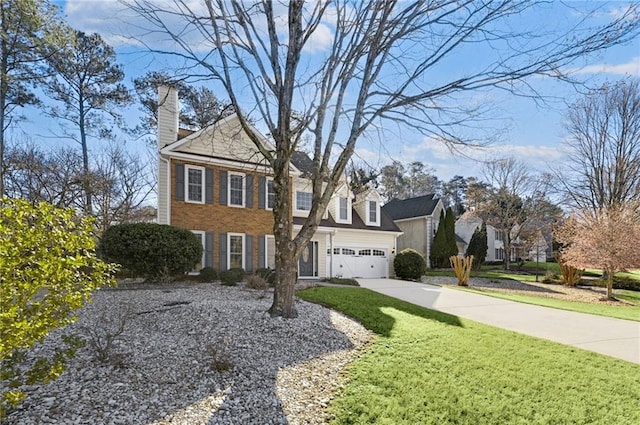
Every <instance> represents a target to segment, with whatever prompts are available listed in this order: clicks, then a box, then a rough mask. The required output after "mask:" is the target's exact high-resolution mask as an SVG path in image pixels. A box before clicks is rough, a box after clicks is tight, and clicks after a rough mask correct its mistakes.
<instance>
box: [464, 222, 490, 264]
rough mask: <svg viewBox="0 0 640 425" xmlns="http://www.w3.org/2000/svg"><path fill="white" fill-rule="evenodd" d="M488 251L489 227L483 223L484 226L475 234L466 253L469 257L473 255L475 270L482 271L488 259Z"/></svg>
mask: <svg viewBox="0 0 640 425" xmlns="http://www.w3.org/2000/svg"><path fill="white" fill-rule="evenodd" d="M487 249H488V248H487V225H486V224H484V223H482V226H481V227H479V228H477V229H476V230H475V232H473V236H471V240H470V241H469V246H468V247H467V252H466V253H465V256H467V257H469V256H471V255H473V269H474V270H480V267H482V263H484V260H485V259H486V258H487Z"/></svg>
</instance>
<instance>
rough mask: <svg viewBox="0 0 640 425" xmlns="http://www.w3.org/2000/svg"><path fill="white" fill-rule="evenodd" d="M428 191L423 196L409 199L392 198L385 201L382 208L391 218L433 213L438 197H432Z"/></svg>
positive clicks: (397, 218)
mask: <svg viewBox="0 0 640 425" xmlns="http://www.w3.org/2000/svg"><path fill="white" fill-rule="evenodd" d="M434 196H435V194H433V193H430V194H428V195H424V196H418V197H416V198H409V199H392V200H391V201H389V202H387V203H386V204H385V205H384V206H383V207H382V210H383V211H384V212H385V213H386V214H387V215H388V216H389V217H391V219H393V220H400V219H403V218H413V217H424V216H426V215H431V214H433V210H435V208H436V205H438V201H439V200H440V198H434Z"/></svg>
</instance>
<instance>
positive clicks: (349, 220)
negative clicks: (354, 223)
mask: <svg viewBox="0 0 640 425" xmlns="http://www.w3.org/2000/svg"><path fill="white" fill-rule="evenodd" d="M340 199H346V200H347V218H346V219H341V218H340ZM336 204H337V208H336V209H337V214H336V223H343V224H351V220H352V219H353V217H352V216H351V210H352V206H351V199H349V197H348V196H338V200H337V202H336Z"/></svg>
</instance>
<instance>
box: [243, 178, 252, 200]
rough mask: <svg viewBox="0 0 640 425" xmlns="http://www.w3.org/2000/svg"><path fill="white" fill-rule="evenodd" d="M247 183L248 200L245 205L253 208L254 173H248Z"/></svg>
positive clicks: (246, 193)
mask: <svg viewBox="0 0 640 425" xmlns="http://www.w3.org/2000/svg"><path fill="white" fill-rule="evenodd" d="M245 185H246V190H245V195H246V200H245V202H244V205H245V207H247V208H253V175H252V174H247V175H246V176H245Z"/></svg>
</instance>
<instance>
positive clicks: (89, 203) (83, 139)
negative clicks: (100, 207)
mask: <svg viewBox="0 0 640 425" xmlns="http://www.w3.org/2000/svg"><path fill="white" fill-rule="evenodd" d="M83 102H84V100H83V98H82V95H81V96H80V102H79V103H80V105H79V108H80V113H79V120H78V124H79V126H80V145H81V146H82V167H83V171H84V179H83V189H84V194H85V204H84V212H85V214H86V215H93V195H92V192H91V186H92V185H93V182H92V181H91V180H92V178H91V175H90V173H89V149H88V147H87V134H86V131H85V113H84V103H83Z"/></svg>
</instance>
